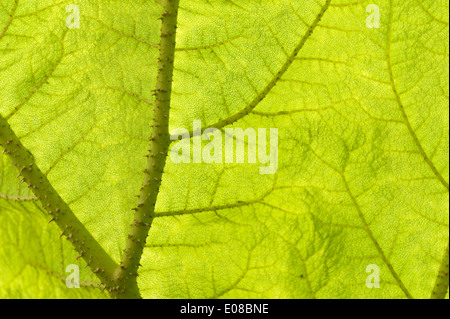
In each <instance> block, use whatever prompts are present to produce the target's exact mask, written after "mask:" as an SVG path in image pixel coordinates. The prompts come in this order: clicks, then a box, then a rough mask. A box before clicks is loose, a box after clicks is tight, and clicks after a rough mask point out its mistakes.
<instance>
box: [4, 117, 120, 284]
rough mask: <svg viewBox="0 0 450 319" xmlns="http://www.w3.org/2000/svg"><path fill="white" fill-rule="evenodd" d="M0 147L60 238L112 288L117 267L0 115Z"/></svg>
mask: <svg viewBox="0 0 450 319" xmlns="http://www.w3.org/2000/svg"><path fill="white" fill-rule="evenodd" d="M0 145H1V146H2V147H3V149H4V150H3V153H4V154H7V155H8V156H9V158H10V159H11V161H12V163H13V165H14V166H15V167H16V168H17V169H18V170H19V172H20V176H21V177H22V181H23V182H26V183H27V184H28V187H29V188H30V189H31V191H32V192H33V193H34V194H35V195H36V198H37V200H39V201H40V202H41V204H42V207H43V208H44V209H45V210H46V211H47V212H48V214H49V217H50V218H51V219H50V222H53V221H54V222H55V223H56V224H57V225H58V226H59V228H60V229H61V230H62V233H61V236H63V235H64V236H66V238H67V240H69V241H70V242H71V243H72V245H73V246H74V248H75V250H76V251H77V252H78V253H79V256H78V257H79V258H83V259H84V260H85V261H86V263H87V264H88V265H89V267H90V268H91V269H92V270H93V272H94V273H95V274H96V275H97V277H98V278H99V279H100V280H101V281H102V283H103V284H104V285H106V286H107V287H112V285H113V275H114V271H115V269H117V264H116V263H115V262H114V261H113V259H112V258H111V257H110V256H109V255H108V254H107V253H106V251H105V250H104V249H103V248H102V247H101V246H100V244H99V243H98V242H97V241H96V240H95V238H94V237H92V235H91V234H90V233H89V231H88V230H87V229H86V228H85V227H84V225H83V224H82V223H81V222H80V221H79V219H78V218H77V217H76V216H75V214H74V213H73V212H72V210H71V209H70V207H69V205H67V203H66V202H65V201H64V200H63V199H62V198H61V196H59V194H58V193H57V192H56V190H55V189H54V188H53V186H52V185H51V184H50V182H49V180H48V179H47V177H46V176H45V175H44V174H43V173H42V172H41V170H40V169H39V168H38V167H37V165H36V163H35V162H34V157H33V155H32V154H31V153H30V151H28V150H27V149H26V148H25V146H24V145H23V144H22V143H21V142H20V140H19V138H18V137H17V136H16V134H15V133H14V132H13V130H12V129H11V127H10V125H9V124H8V121H7V120H6V119H5V118H4V117H2V116H0Z"/></svg>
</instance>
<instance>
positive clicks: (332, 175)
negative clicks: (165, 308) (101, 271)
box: [0, 0, 449, 298]
mask: <svg viewBox="0 0 450 319" xmlns="http://www.w3.org/2000/svg"><path fill="white" fill-rule="evenodd" d="M69 3H74V4H77V5H78V6H79V7H80V10H81V27H80V29H68V28H67V27H66V25H65V21H66V18H67V16H68V15H69V13H67V12H66V10H65V9H66V7H67V5H68V4H69ZM369 4H371V2H370V1H362V2H354V1H353V2H352V1H347V0H332V1H325V0H320V1H314V0H304V1H297V0H276V1H275V0H259V1H258V0H250V1H249V0H233V1H225V0H212V1H211V0H210V1H205V0H189V1H183V0H182V1H181V3H180V10H179V18H178V32H177V47H176V55H175V66H174V82H173V93H172V101H171V113H170V129H171V130H174V129H175V128H186V129H188V130H192V129H193V126H192V125H193V121H194V120H201V121H202V124H203V125H204V126H205V127H220V128H225V127H228V128H230V127H234V128H243V129H246V128H255V129H257V128H278V132H279V151H278V153H279V163H278V171H277V173H276V174H274V175H261V174H259V168H260V166H261V164H248V163H244V164H236V163H235V164H205V163H203V164H194V163H189V164H175V163H173V162H171V161H170V159H168V161H167V164H166V167H165V169H164V175H163V182H162V186H161V188H160V191H159V194H158V200H157V205H156V211H157V212H158V214H159V216H158V215H157V218H155V220H154V222H153V225H152V228H151V230H150V234H149V237H148V238H147V241H146V248H145V250H144V255H143V257H142V260H141V264H142V267H141V268H140V270H139V277H138V284H139V288H140V290H141V294H142V296H143V297H146V298H405V297H414V298H429V297H430V296H431V294H432V291H433V287H434V285H435V282H436V278H437V276H438V272H439V269H440V267H441V260H442V258H443V255H444V252H445V250H446V249H447V250H448V239H449V232H448V208H449V207H448V203H449V201H448V200H449V198H448V175H449V174H448V136H449V135H448V132H449V130H448V111H449V110H448V84H449V83H448V78H449V74H448V38H449V35H448V3H447V2H444V1H428V0H417V1H411V2H404V1H378V2H377V5H379V7H380V13H381V16H380V17H381V20H380V28H378V29H377V28H368V27H367V26H366V18H367V16H368V15H369V14H368V13H366V7H367V6H368V5H369ZM160 15H161V7H160V5H159V4H158V3H157V2H156V1H143V0H135V1H132V2H130V1H122V0H120V1H96V0H83V1H75V0H74V1H71V2H69V1H51V0H44V1H35V0H31V1H26V2H25V1H19V0H2V2H1V4H0V87H1V91H0V92H1V93H0V114H1V115H2V116H3V117H5V118H6V119H7V120H8V122H9V124H10V125H11V127H12V129H13V130H14V131H15V133H16V134H17V136H18V137H19V138H20V140H21V142H22V143H23V144H24V145H25V146H26V147H27V148H28V149H29V150H30V152H31V153H32V154H33V156H34V158H35V160H36V163H37V165H38V166H39V168H40V169H41V171H42V172H44V173H45V175H46V176H47V178H48V179H49V180H50V182H51V183H52V185H53V187H54V188H55V189H56V190H57V191H58V193H59V194H60V195H61V197H62V198H63V199H64V200H65V201H66V202H67V203H68V204H69V206H70V208H71V209H72V210H73V212H74V213H75V214H76V216H77V217H78V219H80V221H81V222H83V223H84V225H85V226H86V228H87V229H88V230H89V231H90V232H91V234H92V235H93V236H94V237H95V239H96V240H97V241H98V242H99V243H100V244H101V245H102V247H103V248H104V249H105V250H106V251H107V252H108V254H109V255H110V256H111V257H112V258H113V259H114V260H115V261H116V262H119V261H120V259H121V257H122V254H123V249H124V245H125V241H126V236H127V233H128V231H129V227H130V223H131V221H132V218H133V214H132V208H133V207H135V206H136V203H137V199H136V195H137V194H139V189H140V187H141V184H142V180H143V172H142V171H143V169H144V167H145V162H146V160H145V158H144V155H146V153H147V149H148V145H149V141H148V138H149V136H150V135H151V130H152V128H151V121H152V114H153V105H154V96H153V92H152V90H153V89H154V88H155V85H156V75H157V71H158V70H157V61H158V47H157V46H158V42H159V33H160V22H158V20H157V19H158V18H159V16H160ZM320 18H321V19H320ZM237 143H243V141H237ZM0 156H1V155H0ZM46 215H47V214H46V213H45V211H44V210H43V209H42V207H41V206H40V204H39V202H38V201H36V199H35V198H34V197H33V195H32V193H31V192H30V191H29V190H28V188H27V186H26V185H24V184H21V183H20V178H19V179H18V178H17V171H16V170H15V168H14V167H13V166H12V165H11V163H10V161H9V159H8V158H7V157H6V156H4V155H3V156H2V157H0V220H1V221H0V247H1V248H0V266H1V272H0V296H2V297H12V298H20V297H31V298H40V297H62V298H90V297H95V298H97V297H105V296H106V294H105V293H103V292H101V290H100V289H99V288H96V286H97V285H98V283H99V282H98V280H97V279H96V278H95V276H93V274H92V273H91V271H90V270H89V269H88V268H84V265H85V263H84V261H82V260H81V259H80V260H77V254H76V253H75V252H73V251H72V249H71V247H70V245H69V243H66V241H65V240H63V239H60V238H59V232H58V229H57V227H56V226H55V225H53V224H50V225H47V220H46V219H45V218H46ZM68 264H79V265H81V266H82V267H81V268H80V269H81V276H82V282H83V283H84V284H85V285H86V286H89V287H84V288H85V289H67V288H66V287H65V284H64V282H65V280H64V278H65V276H66V275H67V274H66V273H65V272H64V271H65V267H66V266H67V265H68ZM372 264H375V265H377V266H378V267H379V268H380V276H381V288H380V289H368V288H367V286H366V278H367V276H368V275H369V274H368V273H366V267H367V266H368V265H372ZM447 284H448V283H447Z"/></svg>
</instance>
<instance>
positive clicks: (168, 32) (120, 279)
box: [112, 0, 179, 298]
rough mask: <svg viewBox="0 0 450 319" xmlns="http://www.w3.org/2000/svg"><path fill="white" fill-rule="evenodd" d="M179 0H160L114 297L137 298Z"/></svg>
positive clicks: (159, 171)
mask: <svg viewBox="0 0 450 319" xmlns="http://www.w3.org/2000/svg"><path fill="white" fill-rule="evenodd" d="M178 4H179V0H164V1H162V6H163V13H162V16H161V21H162V27H161V42H160V46H159V60H158V77H157V82H156V89H155V109H154V117H153V122H154V123H153V133H152V136H151V138H150V149H149V155H148V161H147V165H146V168H145V170H144V174H145V177H144V182H143V186H142V188H141V192H140V195H139V203H138V205H137V208H135V210H136V212H135V214H134V221H133V223H132V224H131V229H130V232H129V235H128V240H127V244H126V248H125V251H124V255H123V258H122V262H121V264H120V267H119V269H118V270H117V273H116V278H117V286H118V288H119V289H117V290H115V291H113V292H112V293H113V295H114V297H116V298H140V294H139V289H138V287H137V280H136V277H137V271H138V268H139V262H140V259H141V256H142V253H143V250H144V245H145V241H146V238H147V236H148V232H149V230H150V226H151V224H152V222H153V219H154V217H155V204H156V198H157V196H158V192H159V187H160V185H161V178H162V175H163V170H164V166H165V164H166V157H167V153H168V150H169V145H170V135H169V110H170V98H171V93H172V78H173V65H174V57H175V36H176V28H177V16H178Z"/></svg>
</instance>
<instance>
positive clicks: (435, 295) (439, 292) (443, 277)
mask: <svg viewBox="0 0 450 319" xmlns="http://www.w3.org/2000/svg"><path fill="white" fill-rule="evenodd" d="M448 248H449V247H448V245H447V249H446V250H445V252H444V256H443V257H442V261H441V266H440V268H439V273H438V276H437V278H436V282H435V284H434V288H433V292H432V293H431V299H444V298H445V295H446V294H447V290H448V279H449V277H448Z"/></svg>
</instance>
